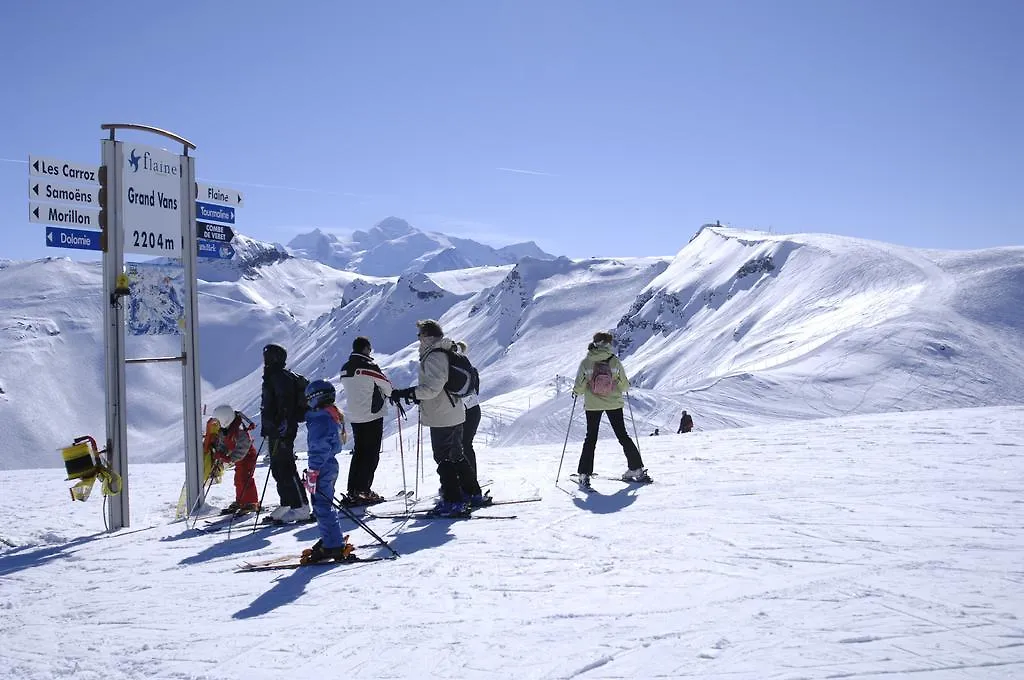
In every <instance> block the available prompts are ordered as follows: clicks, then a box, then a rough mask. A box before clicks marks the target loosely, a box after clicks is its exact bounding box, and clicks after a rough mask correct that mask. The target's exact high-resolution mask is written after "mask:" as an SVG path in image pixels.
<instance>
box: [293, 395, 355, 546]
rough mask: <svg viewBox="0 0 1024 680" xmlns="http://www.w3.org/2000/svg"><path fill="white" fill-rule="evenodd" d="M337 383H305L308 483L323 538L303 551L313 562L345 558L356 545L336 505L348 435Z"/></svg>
mask: <svg viewBox="0 0 1024 680" xmlns="http://www.w3.org/2000/svg"><path fill="white" fill-rule="evenodd" d="M334 398H335V390H334V385H332V384H331V383H329V382H327V381H326V380H314V381H313V382H311V383H309V386H308V387H306V404H307V405H308V407H309V410H308V411H306V443H307V448H308V449H309V461H308V465H309V469H308V470H307V471H306V487H307V488H308V489H309V495H310V496H311V497H312V499H313V512H314V513H315V514H316V523H317V527H318V528H319V529H320V540H319V541H317V542H316V543H315V544H314V545H313V547H312V548H307V549H306V550H303V551H302V559H301V562H302V563H303V564H312V563H314V562H324V561H326V560H338V561H341V560H345V559H347V558H348V556H349V555H350V554H351V553H352V550H353V546H352V544H350V543H349V542H348V540H347V538H348V537H347V536H343V535H342V533H341V524H340V523H339V521H338V512H337V511H336V510H335V509H334V485H335V483H336V482H337V481H338V460H337V458H336V456H337V455H338V453H339V452H340V451H341V445H342V443H344V441H345V440H346V439H347V438H348V437H347V436H346V432H345V417H344V416H343V415H342V414H341V411H339V410H338V408H337V407H336V406H335V405H334Z"/></svg>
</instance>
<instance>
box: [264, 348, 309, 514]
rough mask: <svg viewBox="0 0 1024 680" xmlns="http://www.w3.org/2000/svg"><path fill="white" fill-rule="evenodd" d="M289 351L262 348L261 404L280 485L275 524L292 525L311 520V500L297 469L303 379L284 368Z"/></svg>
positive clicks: (275, 480)
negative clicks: (297, 439) (297, 444)
mask: <svg viewBox="0 0 1024 680" xmlns="http://www.w3.org/2000/svg"><path fill="white" fill-rule="evenodd" d="M287 359H288V352H287V350H285V348H284V347H281V346H280V345H273V344H271V345H267V346H266V347H264V348H263V398H262V402H261V404H260V420H261V424H260V435H262V436H263V437H266V438H267V440H268V441H269V444H270V472H271V474H273V475H274V482H275V483H276V484H277V494H278V496H279V497H280V498H281V505H280V507H278V508H277V509H276V510H274V511H273V512H272V513H270V519H271V520H272V521H274V522H281V523H284V524H290V523H292V522H301V521H308V520H309V514H310V510H309V500H308V499H307V498H306V489H305V488H304V487H303V486H302V480H301V479H300V478H299V471H298V469H297V468H296V467H295V434H296V433H297V432H298V430H299V421H300V420H302V418H303V417H304V413H303V411H302V410H300V409H301V408H302V404H304V403H305V395H304V391H305V386H304V385H302V382H303V381H304V378H301V376H298V375H296V374H295V373H292V372H291V371H289V370H288V369H286V368H285V367H284V365H285V361H286V360H287Z"/></svg>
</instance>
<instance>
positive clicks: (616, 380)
mask: <svg viewBox="0 0 1024 680" xmlns="http://www.w3.org/2000/svg"><path fill="white" fill-rule="evenodd" d="M612 342H613V338H612V334H611V333H606V332H603V331H602V332H598V333H595V334H594V340H593V342H591V343H590V344H589V345H588V346H587V356H586V357H584V359H583V361H581V362H580V366H579V369H578V370H577V371H576V382H575V384H574V385H573V388H572V396H573V398H574V399H575V398H577V397H578V396H579V395H581V394H582V395H584V397H583V407H584V409H585V410H586V413H587V435H586V438H585V439H584V440H583V451H582V452H581V453H580V462H579V465H578V466H577V468H576V473H577V483H578V484H579V486H580V488H581V489H590V488H591V486H590V477H591V476H592V475H593V474H594V450H595V449H596V448H597V433H598V430H599V429H600V427H601V414H602V413H607V414H608V422H609V423H611V426H612V431H613V432H615V436H616V437H617V438H618V440H619V444H621V445H622V451H623V453H625V454H626V462H627V464H628V465H629V470H627V471H626V473H625V474H624V475H622V479H623V480H625V481H630V482H650V481H651V478H650V477H649V476H648V474H647V470H646V469H645V468H644V462H643V460H642V459H641V458H640V450H639V449H637V447H636V444H635V443H634V442H633V440H632V439H631V438H630V436H629V433H628V432H626V424H625V422H624V421H623V417H622V406H623V404H624V402H623V399H622V394H623V392H625V391H626V390H628V389H629V379H628V378H627V377H626V369H625V368H623V366H622V362H621V361H619V358H618V357H617V356H615V354H613V353H612Z"/></svg>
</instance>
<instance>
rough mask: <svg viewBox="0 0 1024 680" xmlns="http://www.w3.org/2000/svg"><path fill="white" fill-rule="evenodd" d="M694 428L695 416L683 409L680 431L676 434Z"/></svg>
mask: <svg viewBox="0 0 1024 680" xmlns="http://www.w3.org/2000/svg"><path fill="white" fill-rule="evenodd" d="M692 429H693V418H692V417H690V414H689V413H687V412H686V411H683V415H682V417H681V418H679V431H678V432H676V434H683V433H684V432H689V431H690V430H692Z"/></svg>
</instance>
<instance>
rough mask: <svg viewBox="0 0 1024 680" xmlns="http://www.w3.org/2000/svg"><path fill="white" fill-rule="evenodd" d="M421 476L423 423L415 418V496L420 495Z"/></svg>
mask: <svg viewBox="0 0 1024 680" xmlns="http://www.w3.org/2000/svg"><path fill="white" fill-rule="evenodd" d="M422 477H423V423H422V422H421V421H420V420H419V419H417V420H416V468H415V470H414V471H413V480H414V482H413V483H414V484H415V485H416V491H415V496H416V498H419V497H420V479H421V478H422Z"/></svg>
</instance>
